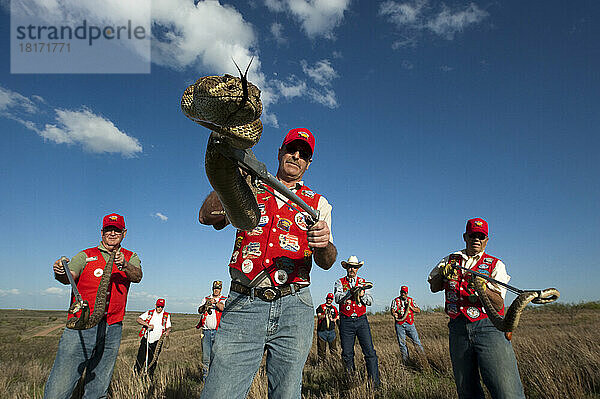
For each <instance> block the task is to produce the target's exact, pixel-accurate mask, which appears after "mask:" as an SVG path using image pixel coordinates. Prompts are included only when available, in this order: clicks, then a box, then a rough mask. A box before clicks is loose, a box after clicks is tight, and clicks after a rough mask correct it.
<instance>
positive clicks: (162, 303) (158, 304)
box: [156, 298, 165, 308]
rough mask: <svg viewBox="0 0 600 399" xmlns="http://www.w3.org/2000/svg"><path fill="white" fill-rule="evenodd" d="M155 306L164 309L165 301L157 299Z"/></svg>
mask: <svg viewBox="0 0 600 399" xmlns="http://www.w3.org/2000/svg"><path fill="white" fill-rule="evenodd" d="M156 306H162V307H163V308H164V307H165V300H164V299H162V298H159V299H158V300H157V301H156Z"/></svg>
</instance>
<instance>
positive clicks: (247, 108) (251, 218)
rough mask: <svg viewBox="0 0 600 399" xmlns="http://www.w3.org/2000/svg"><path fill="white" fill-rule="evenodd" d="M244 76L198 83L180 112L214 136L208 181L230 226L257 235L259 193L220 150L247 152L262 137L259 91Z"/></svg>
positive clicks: (189, 90) (207, 161) (209, 149)
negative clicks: (224, 146)
mask: <svg viewBox="0 0 600 399" xmlns="http://www.w3.org/2000/svg"><path fill="white" fill-rule="evenodd" d="M248 67H250V65H248ZM238 70H239V68H238ZM247 72H248V70H246V73H247ZM240 75H241V78H237V77H234V76H231V75H224V76H205V77H203V78H200V79H198V80H197V81H196V83H194V84H193V85H191V86H189V87H188V88H187V89H185V91H184V93H183V96H182V98H181V110H182V111H183V113H184V114H185V115H186V116H187V117H188V118H190V119H191V120H193V121H194V122H196V123H198V124H200V125H201V126H204V127H206V128H208V129H210V130H212V134H211V136H210V138H209V141H208V145H207V148H206V157H205V168H206V175H207V177H208V180H209V181H210V184H211V185H212V187H213V188H214V190H215V192H216V193H217V195H218V197H219V200H220V201H221V203H222V204H223V208H224V210H225V214H226V215H227V218H228V219H229V221H230V222H231V224H232V225H233V226H235V227H237V228H238V229H241V230H252V229H254V228H255V227H256V226H257V225H258V222H259V219H260V211H259V209H258V204H257V202H256V196H255V193H254V192H253V191H252V189H251V186H250V185H249V183H248V182H247V181H246V180H245V179H244V177H242V175H241V173H240V171H239V168H238V166H237V164H236V163H235V162H233V161H232V160H230V159H228V158H226V157H224V156H223V155H222V154H221V153H220V152H219V151H218V150H217V149H216V145H217V143H218V142H226V143H227V144H229V145H230V146H232V147H234V148H238V149H247V148H250V147H252V146H254V145H255V144H256V143H257V142H258V140H259V139H260V136H261V134H262V129H263V128H262V123H261V121H260V119H259V117H260V115H261V113H262V103H261V101H260V90H259V89H258V88H257V87H256V86H254V85H253V84H252V83H250V82H248V81H247V80H246V74H243V75H242V74H241V71H240Z"/></svg>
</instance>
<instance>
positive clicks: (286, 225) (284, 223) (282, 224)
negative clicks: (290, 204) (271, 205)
mask: <svg viewBox="0 0 600 399" xmlns="http://www.w3.org/2000/svg"><path fill="white" fill-rule="evenodd" d="M290 227H292V222H291V221H289V220H287V219H284V218H281V219H279V221H278V222H277V228H278V229H280V230H283V231H285V232H288V231H290Z"/></svg>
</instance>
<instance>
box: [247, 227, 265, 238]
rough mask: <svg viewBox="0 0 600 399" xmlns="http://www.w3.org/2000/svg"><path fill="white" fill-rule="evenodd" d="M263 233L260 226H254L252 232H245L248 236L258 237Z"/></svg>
mask: <svg viewBox="0 0 600 399" xmlns="http://www.w3.org/2000/svg"><path fill="white" fill-rule="evenodd" d="M262 233H263V229H262V227H260V226H256V227H255V228H254V230H252V231H249V232H247V233H246V234H248V235H249V236H259V235H261V234H262Z"/></svg>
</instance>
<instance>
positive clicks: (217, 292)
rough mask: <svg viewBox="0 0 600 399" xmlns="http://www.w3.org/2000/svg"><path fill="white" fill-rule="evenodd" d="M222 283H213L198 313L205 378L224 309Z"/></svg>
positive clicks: (224, 299) (203, 374)
mask: <svg viewBox="0 0 600 399" xmlns="http://www.w3.org/2000/svg"><path fill="white" fill-rule="evenodd" d="M222 288H223V282H222V281H213V284H212V295H209V296H207V297H205V298H203V299H202V302H200V307H198V313H200V314H201V315H202V318H201V319H200V323H198V325H197V326H196V328H202V338H201V340H202V377H203V378H206V376H207V375H208V369H209V368H210V356H211V353H212V346H213V343H214V342H215V335H216V334H217V330H218V329H219V323H220V322H221V314H222V312H223V309H225V301H226V300H227V297H226V296H223V295H221V289H222Z"/></svg>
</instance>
